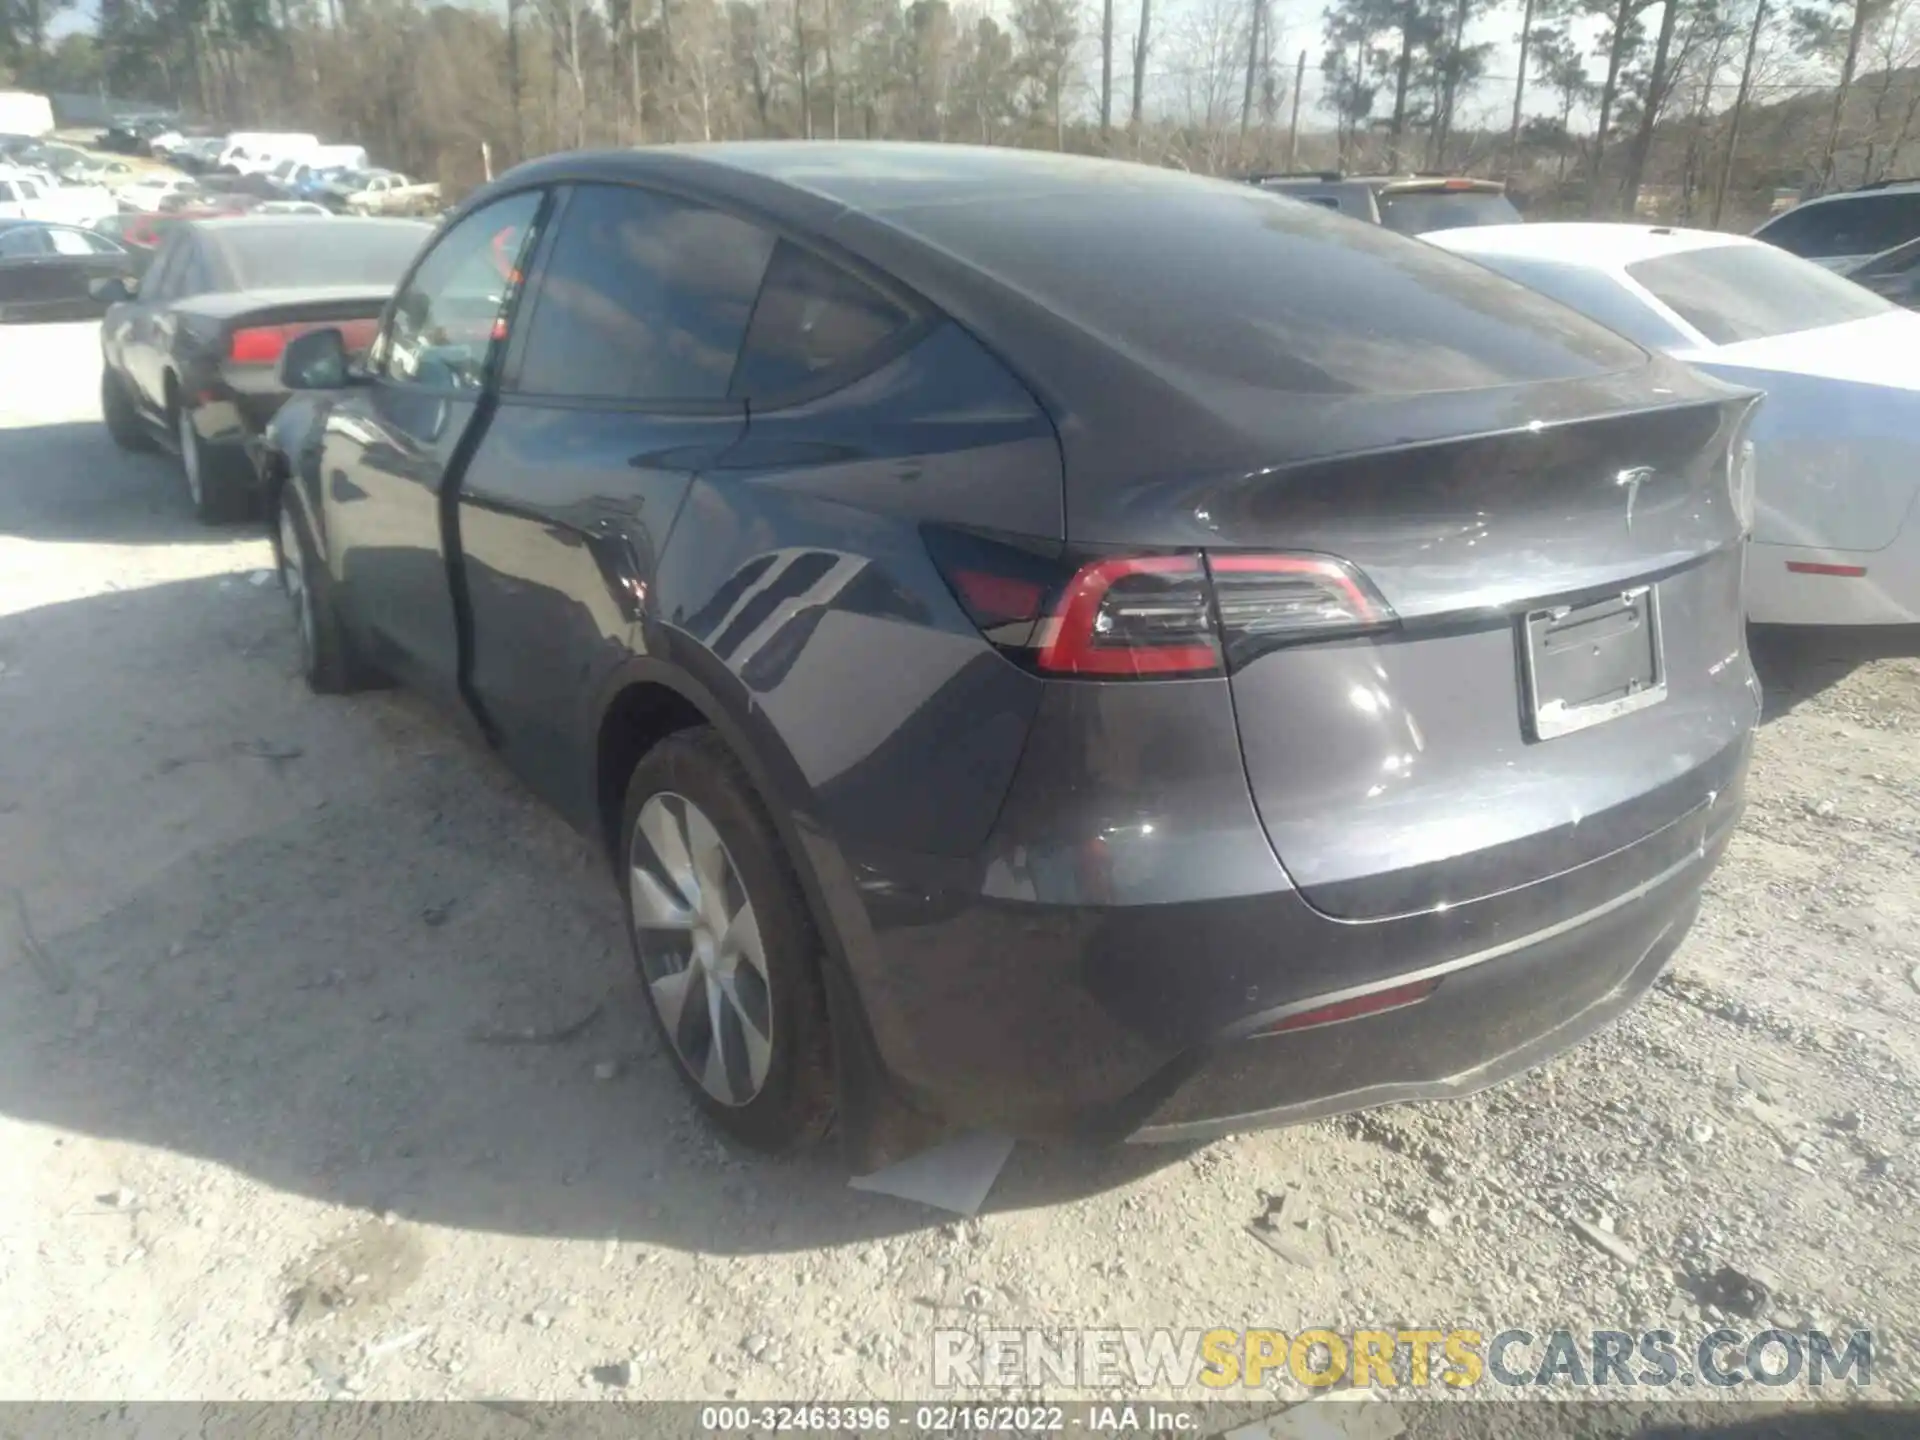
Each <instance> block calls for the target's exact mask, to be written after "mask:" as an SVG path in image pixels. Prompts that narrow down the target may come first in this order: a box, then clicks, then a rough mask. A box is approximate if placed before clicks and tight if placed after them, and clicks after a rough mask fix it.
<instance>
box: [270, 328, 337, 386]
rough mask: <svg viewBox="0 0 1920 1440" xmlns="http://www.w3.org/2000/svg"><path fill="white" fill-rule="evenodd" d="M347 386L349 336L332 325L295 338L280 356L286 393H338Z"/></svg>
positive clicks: (281, 382) (282, 379) (281, 378)
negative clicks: (313, 391)
mask: <svg viewBox="0 0 1920 1440" xmlns="http://www.w3.org/2000/svg"><path fill="white" fill-rule="evenodd" d="M346 383H347V342H346V337H345V336H343V335H342V334H341V333H340V332H339V331H338V330H335V329H334V328H333V327H332V326H328V327H327V328H326V329H324V330H309V331H307V333H306V334H304V335H298V336H295V337H294V339H292V340H291V341H289V342H288V343H287V348H286V349H285V351H283V352H282V353H281V356H280V388H281V389H283V390H339V389H343V388H344V387H345V386H346Z"/></svg>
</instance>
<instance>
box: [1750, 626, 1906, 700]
mask: <svg viewBox="0 0 1920 1440" xmlns="http://www.w3.org/2000/svg"><path fill="white" fill-rule="evenodd" d="M1747 648H1748V650H1749V651H1750V652H1751V654H1752V656H1753V668H1754V669H1755V670H1756V671H1757V672H1758V673H1759V676H1760V688H1761V694H1762V695H1763V697H1764V705H1763V710H1762V713H1761V721H1762V723H1765V722H1766V721H1769V720H1777V719H1779V718H1780V717H1781V716H1782V715H1786V714H1789V713H1790V712H1791V711H1793V710H1794V709H1796V708H1797V707H1798V706H1800V705H1803V704H1805V703H1806V702H1807V701H1809V700H1811V699H1813V698H1814V697H1815V696H1817V695H1820V694H1821V693H1823V692H1824V691H1827V690H1830V689H1832V688H1833V687H1834V686H1835V685H1838V684H1839V683H1840V682H1841V681H1842V680H1844V679H1846V678H1847V676H1849V675H1851V674H1852V673H1853V672H1854V671H1855V670H1858V669H1859V668H1860V667H1861V666H1862V665H1866V664H1869V663H1871V662H1872V661H1875V660H1888V659H1894V658H1897V657H1901V656H1920V626H1913V625H1862V626H1853V627H1840V626H1814V625H1754V626H1751V627H1749V629H1748V631H1747Z"/></svg>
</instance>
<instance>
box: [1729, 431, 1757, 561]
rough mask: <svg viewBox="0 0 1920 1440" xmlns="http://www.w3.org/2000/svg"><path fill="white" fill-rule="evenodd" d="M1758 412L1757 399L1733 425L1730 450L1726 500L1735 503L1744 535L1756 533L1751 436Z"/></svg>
mask: <svg viewBox="0 0 1920 1440" xmlns="http://www.w3.org/2000/svg"><path fill="white" fill-rule="evenodd" d="M1759 411H1760V402H1759V401H1758V400H1755V401H1753V402H1752V403H1751V404H1749V405H1748V406H1747V408H1746V411H1745V412H1744V413H1743V414H1742V415H1741V416H1740V420H1739V423H1738V424H1736V425H1735V426H1734V429H1733V443H1732V445H1730V446H1729V447H1728V449H1727V498H1728V500H1730V501H1731V502H1732V504H1733V514H1734V518H1735V519H1736V520H1738V521H1739V522H1740V533H1741V534H1742V535H1750V534H1752V533H1753V510H1754V485H1755V478H1756V469H1757V457H1756V456H1755V454H1754V449H1753V438H1752V436H1753V421H1754V417H1755V416H1756V415H1757V414H1759Z"/></svg>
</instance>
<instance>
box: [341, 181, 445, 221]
mask: <svg viewBox="0 0 1920 1440" xmlns="http://www.w3.org/2000/svg"><path fill="white" fill-rule="evenodd" d="M334 193H335V195H337V196H338V198H339V203H340V206H341V208H342V209H344V210H345V211H346V212H347V213H348V214H349V215H418V214H424V213H426V212H428V211H430V210H433V209H434V208H435V207H437V206H438V205H439V203H440V187H439V186H438V185H436V184H434V183H433V182H432V181H420V180H410V179H408V178H407V177H406V176H405V175H402V174H400V173H398V172H397V171H393V170H377V171H374V172H373V173H371V174H369V175H368V176H367V177H366V178H365V181H364V183H363V184H362V185H361V186H360V188H359V189H358V190H349V191H346V192H345V193H341V191H340V190H339V189H336V190H335V191H334Z"/></svg>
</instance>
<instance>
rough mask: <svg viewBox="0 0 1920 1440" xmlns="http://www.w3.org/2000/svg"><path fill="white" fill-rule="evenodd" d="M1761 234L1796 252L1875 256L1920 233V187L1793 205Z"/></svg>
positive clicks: (1816, 256)
mask: <svg viewBox="0 0 1920 1440" xmlns="http://www.w3.org/2000/svg"><path fill="white" fill-rule="evenodd" d="M1757 234H1758V238H1760V239H1762V240H1765V241H1766V242H1767V243H1768V244H1770V245H1778V246H1779V247H1780V248H1781V249H1782V250H1785V251H1787V252H1788V253H1790V254H1793V255H1804V256H1806V257H1807V258H1808V259H1809V260H1823V259H1826V258H1828V257H1829V256H1833V255H1877V254H1879V253H1880V252H1881V251H1882V250H1891V249H1892V248H1893V247H1894V246H1895V245H1899V244H1901V243H1903V242H1905V241H1908V240H1911V239H1913V238H1914V237H1915V236H1917V235H1920V190H1915V191H1900V192H1898V193H1896V194H1880V195H1854V196H1849V197H1848V198H1847V199H1844V200H1824V201H1822V202H1820V203H1819V204H1817V205H1802V206H1801V207H1800V208H1799V209H1797V210H1789V211H1788V212H1787V213H1786V214H1784V215H1782V216H1781V217H1780V218H1779V219H1778V220H1775V221H1773V222H1772V223H1771V224H1768V225H1764V226H1762V227H1761V228H1760V230H1759V231H1758V232H1757Z"/></svg>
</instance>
